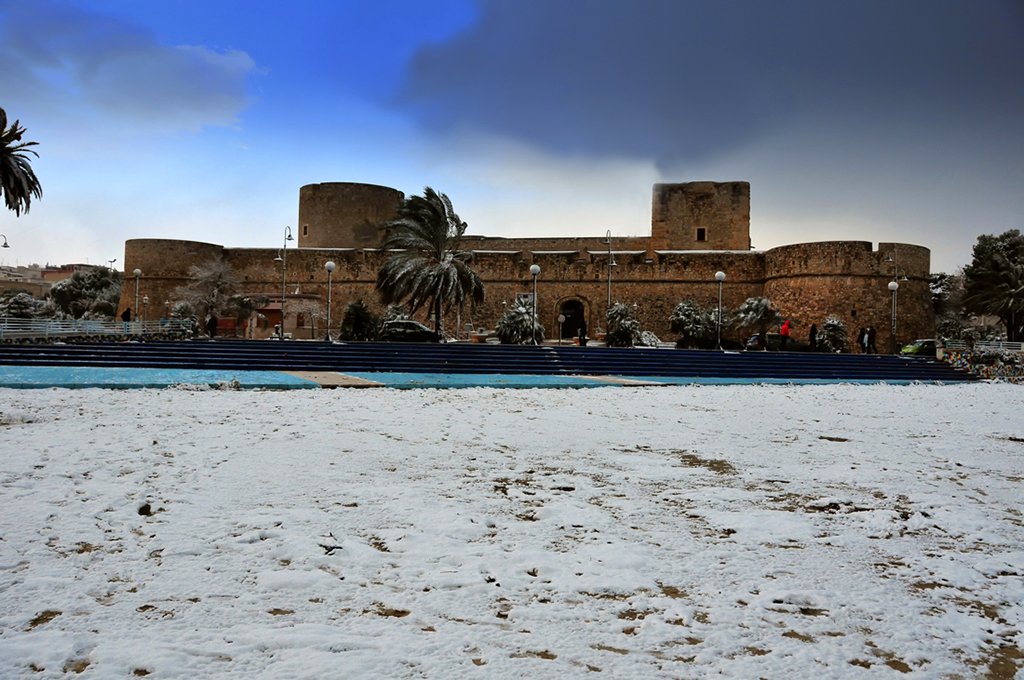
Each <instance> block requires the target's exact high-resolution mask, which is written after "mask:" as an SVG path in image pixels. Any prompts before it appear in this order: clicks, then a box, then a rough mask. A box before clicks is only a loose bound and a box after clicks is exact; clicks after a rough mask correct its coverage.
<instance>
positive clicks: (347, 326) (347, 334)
mask: <svg viewBox="0 0 1024 680" xmlns="http://www.w3.org/2000/svg"><path fill="white" fill-rule="evenodd" d="M380 325H381V322H380V320H379V319H378V318H377V317H376V316H375V315H374V314H373V312H371V311H370V308H369V307H367V306H366V304H365V303H364V302H363V301H362V300H356V301H355V302H350V303H348V304H347V305H345V311H344V312H343V313H342V315H341V328H339V329H338V339H339V340H346V341H365V340H376V339H377V332H378V331H379V330H380Z"/></svg>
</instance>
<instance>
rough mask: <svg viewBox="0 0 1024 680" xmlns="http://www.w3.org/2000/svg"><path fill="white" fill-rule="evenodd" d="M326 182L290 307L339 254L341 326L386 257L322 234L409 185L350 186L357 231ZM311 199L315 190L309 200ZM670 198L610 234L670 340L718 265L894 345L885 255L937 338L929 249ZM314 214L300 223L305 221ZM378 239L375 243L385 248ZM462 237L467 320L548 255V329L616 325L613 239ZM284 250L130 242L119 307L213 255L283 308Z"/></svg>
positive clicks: (737, 292) (692, 195)
mask: <svg viewBox="0 0 1024 680" xmlns="http://www.w3.org/2000/svg"><path fill="white" fill-rule="evenodd" d="M324 186H328V187H331V186H332V185H308V186H306V187H303V188H302V192H305V194H303V195H304V197H305V198H304V200H303V201H302V205H304V206H305V209H303V208H301V207H300V214H302V215H305V216H307V217H310V220H311V221H310V229H309V230H307V233H306V234H305V235H303V233H302V228H301V226H300V231H299V246H300V247H299V248H290V249H288V251H287V258H286V259H287V266H288V269H287V275H286V286H285V293H286V304H287V305H290V304H291V303H292V302H293V301H297V300H300V299H314V300H322V301H323V302H324V303H326V299H327V272H326V270H325V269H324V264H325V263H326V262H327V261H328V260H330V261H334V262H335V263H336V265H337V268H336V269H335V271H334V274H333V276H332V303H333V304H332V307H333V309H332V311H331V315H332V318H333V319H334V325H335V326H337V323H338V321H339V320H340V319H341V314H342V312H343V310H344V307H345V305H346V304H347V303H349V302H351V301H354V300H363V301H364V302H365V303H366V304H367V305H369V306H370V307H371V308H372V309H374V310H375V311H377V312H380V311H382V310H381V308H380V305H379V304H378V297H377V294H376V292H375V290H374V283H375V281H376V277H377V271H378V269H379V267H380V265H381V264H382V263H383V261H384V259H385V258H386V257H387V254H386V253H383V252H381V251H378V250H376V249H375V248H372V247H357V246H351V247H340V246H339V245H338V244H337V243H333V245H332V247H327V246H324V245H315V244H316V243H322V242H323V241H329V240H331V239H332V238H335V237H337V238H338V239H339V240H341V241H345V239H352V238H355V237H356V232H359V230H360V229H363V228H364V227H366V224H368V223H369V220H370V217H369V216H370V215H371V213H372V212H373V210H378V209H381V210H383V208H381V206H382V205H384V204H388V205H390V203H389V202H390V201H392V200H394V199H395V197H396V196H400V195H401V194H400V193H399V192H395V191H394V190H387V188H386V187H373V186H372V185H354V186H355V189H353V191H354V193H352V194H350V196H358V195H360V192H362V191H363V190H364V189H365V192H366V193H365V195H364V198H365V199H366V201H367V202H368V203H369V204H372V206H370V207H367V209H366V211H364V212H359V211H358V210H356V211H349V212H348V213H346V214H348V215H350V216H351V215H357V216H359V215H363V217H361V218H360V219H364V220H365V223H359V224H357V225H356V228H352V227H351V224H352V223H351V222H349V223H345V222H344V221H336V222H334V223H333V224H334V225H335V226H333V227H332V226H331V225H330V224H328V223H327V222H325V220H327V219H328V218H329V217H330V218H331V219H334V218H333V217H331V216H332V215H333V213H332V212H331V210H329V209H328V208H327V207H325V206H328V205H329V204H330V201H328V200H326V199H324V200H321V199H323V196H320V194H318V193H317V192H321V191H322V189H321V188H322V187H324ZM345 186H349V185H345ZM311 187H313V188H314V189H311ZM680 187H681V188H680ZM344 188H345V187H334V188H332V189H331V191H328V192H327V193H328V194H330V195H331V196H333V197H335V198H337V197H338V196H345V195H348V194H346V192H345V191H344V190H343V189H344ZM378 189H381V190H386V191H377V190H378ZM309 195H312V196H315V197H316V198H309V197H308V196H309ZM332 200H333V199H332ZM353 200H355V199H353ZM659 202H660V203H661V204H662V208H661V209H659V208H657V207H656V209H655V213H654V215H653V216H652V234H658V236H657V238H656V237H655V236H653V235H652V236H651V237H643V236H635V237H615V238H613V239H612V244H611V246H612V250H613V259H614V261H615V266H614V267H613V268H612V300H613V301H620V302H625V303H635V304H636V306H637V315H638V318H639V320H640V321H641V323H642V324H643V325H644V327H645V328H648V329H650V330H653V331H654V332H655V333H656V334H657V335H658V336H659V337H661V338H662V339H666V340H667V339H671V338H672V337H673V336H672V334H671V333H670V332H669V328H668V326H669V321H668V319H669V316H670V315H671V313H672V310H673V309H674V307H675V305H676V304H677V303H679V302H681V301H683V300H694V301H695V302H697V303H698V304H701V305H703V306H713V305H714V304H716V303H717V300H718V284H717V282H716V281H715V278H714V275H715V272H716V271H724V272H726V280H725V282H724V284H723V288H722V294H723V304H724V305H725V306H726V307H727V308H730V309H735V308H736V307H738V306H739V305H740V304H742V303H743V301H744V300H746V299H747V298H748V297H755V296H760V295H764V296H766V297H769V298H770V299H771V300H772V301H773V302H774V303H775V305H776V306H777V307H778V308H779V310H780V311H781V312H782V313H783V314H784V315H785V316H787V317H790V318H792V319H794V321H795V327H794V333H793V335H794V337H795V338H797V339H801V340H803V339H806V336H807V332H808V330H809V328H810V325H811V324H812V323H817V324H818V325H819V326H820V325H821V323H822V322H823V321H824V319H825V318H826V317H827V316H830V315H834V316H837V317H839V318H841V319H842V320H843V321H844V322H845V323H846V326H847V329H848V331H849V332H850V341H851V342H852V341H853V339H854V338H855V336H856V333H857V329H858V328H860V327H861V326H874V327H875V328H876V330H877V335H878V337H877V343H876V344H877V345H878V347H879V349H880V350H883V351H884V349H885V348H887V347H888V343H889V335H890V334H889V328H890V312H891V299H892V297H891V294H890V292H889V290H888V288H887V285H888V283H889V282H890V281H891V280H892V277H893V263H892V262H887V261H886V258H887V256H888V255H889V254H890V253H893V252H895V254H896V260H897V261H898V266H899V269H900V273H901V274H904V273H905V274H906V278H907V280H906V281H901V282H900V289H899V317H898V318H899V322H898V323H899V336H900V340H901V342H906V341H910V340H914V339H916V338H918V337H930V336H931V335H932V334H933V332H934V315H933V312H932V307H931V295H930V291H929V288H928V277H929V273H930V271H929V265H930V251H929V250H928V249H927V248H923V247H921V246H914V245H907V244H892V243H882V244H879V248H878V249H877V250H875V249H873V248H872V245H871V244H870V243H867V242H862V241H834V242H822V243H805V244H797V245H791V246H782V247H779V248H773V249H771V250H768V251H764V252H759V251H751V250H749V185H748V184H747V183H745V182H732V183H726V184H715V183H711V182H698V183H691V184H687V185H657V186H656V187H655V199H654V203H655V204H656V206H657V204H659ZM311 206H319V208H318V210H320V211H321V212H320V213H319V214H317V215H314V213H315V212H316V211H313V212H310V207H311ZM374 206H376V207H374ZM304 210H305V212H304ZM659 210H660V212H659ZM343 212H344V211H343ZM314 217H315V218H316V219H314ZM335 217H336V216H335ZM317 220H319V221H317ZM687 220H689V222H687ZM303 224H305V223H304V222H303V221H302V220H301V219H300V225H303ZM360 224H362V226H359V225H360ZM695 224H705V225H708V226H707V227H706V228H707V229H708V230H709V231H708V232H707V234H708V237H709V238H710V239H711V243H710V244H708V243H701V244H697V243H696V242H692V241H691V246H692V247H689V248H687V247H679V246H680V245H681V244H680V240H682V239H683V237H684V236H686V235H687V234H691V232H692V229H691V228H692V227H693V226H694V225H695ZM673 225H675V226H673ZM314 227H315V228H314ZM332 230H333V231H332ZM368 234H369V231H366V232H365V234H364V235H365V236H367V238H368ZM373 235H374V239H376V238H377V228H376V225H373ZM717 235H721V238H722V239H724V240H715V239H717V238H719V237H718V236H717ZM360 238H361V237H360ZM376 243H377V241H376V240H374V245H376ZM657 243H668V244H669V245H670V246H671V247H668V248H664V247H657V245H656V244H657ZM684 245H685V244H684ZM712 246H713V247H712ZM737 246H738V247H737ZM463 247H464V248H466V249H470V250H472V251H474V263H473V267H474V269H475V270H476V271H477V272H478V273H479V274H480V276H481V278H482V279H483V280H484V284H485V286H486V291H487V299H486V300H485V302H484V303H483V304H482V305H481V306H480V307H479V308H478V309H477V310H476V312H475V314H474V315H473V316H472V318H469V310H468V309H467V310H464V311H463V314H462V317H461V319H460V321H461V322H462V323H470V322H472V323H474V324H475V325H476V326H477V327H478V328H493V327H494V324H495V323H496V322H497V320H498V318H499V317H500V316H501V314H502V312H503V311H504V308H505V305H506V304H508V303H509V302H511V301H512V300H514V299H515V298H516V296H517V295H519V294H523V293H531V292H532V290H533V279H532V277H531V275H530V273H529V269H530V266H531V265H533V264H537V265H539V266H540V268H541V273H540V275H539V277H538V285H537V289H538V312H539V316H540V320H541V323H543V324H544V325H545V326H546V327H547V329H548V337H549V338H554V337H555V336H556V333H557V330H556V329H557V321H556V318H557V316H558V314H559V313H560V311H562V309H563V305H564V304H566V303H570V302H574V303H579V304H581V305H582V307H583V310H584V315H585V319H586V323H587V327H588V328H589V329H590V331H591V332H594V331H595V330H597V329H598V328H601V327H603V326H604V325H605V323H604V315H605V311H606V308H607V296H608V270H609V267H608V244H607V243H606V242H605V240H604V239H603V238H601V237H594V238H573V237H552V238H537V239H506V238H496V237H484V236H470V237H466V239H465V241H464V243H463ZM279 254H280V250H279V249H277V248H224V247H222V246H218V245H214V244H208V243H196V242H190V241H174V240H166V239H134V240H130V241H127V242H126V243H125V259H124V262H125V267H126V270H127V272H129V273H128V275H127V276H126V279H125V285H124V289H123V291H122V297H121V309H124V308H125V307H128V306H134V294H135V281H134V277H133V276H132V275H131V271H132V270H133V269H135V268H139V269H141V270H142V272H143V273H142V276H141V277H140V281H139V295H140V299H141V296H142V295H149V297H150V299H151V303H150V310H152V312H151V314H150V316H151V318H157V317H156V316H155V313H156V312H157V309H159V308H161V307H162V306H163V302H164V301H169V302H171V303H172V304H173V302H174V301H175V299H176V297H175V290H176V289H177V288H178V287H180V286H183V285H185V284H186V283H187V282H188V281H189V268H190V267H191V266H192V265H195V264H200V263H202V262H204V261H207V260H210V259H216V258H222V259H224V260H225V261H226V262H227V263H228V264H230V265H231V267H232V270H233V272H234V274H235V276H236V277H237V278H238V279H239V282H240V285H241V287H242V290H241V291H239V292H242V293H245V294H263V295H266V296H267V297H268V298H269V299H270V300H271V303H272V306H275V308H277V309H279V308H280V300H281V292H282V285H281V284H282V276H281V263H280V262H275V261H274V259H275V258H276V257H277V256H278V255H279ZM119 312H120V310H119ZM160 314H161V315H162V310H161V312H160ZM421 317H422V315H421ZM292 323H294V320H293V321H292ZM455 323H456V315H455V312H454V311H453V312H452V314H451V316H450V318H447V319H446V325H447V327H448V328H449V329H453V328H454V327H455ZM287 325H288V322H287V321H286V326H287ZM749 333H750V332H749V330H748V329H743V330H740V329H735V330H733V331H732V332H731V333H729V334H727V337H729V336H731V337H733V338H735V339H740V338H741V337H743V336H749Z"/></svg>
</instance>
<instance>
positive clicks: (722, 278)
mask: <svg viewBox="0 0 1024 680" xmlns="http://www.w3.org/2000/svg"><path fill="white" fill-rule="evenodd" d="M715 281H718V349H722V282H723V281H725V272H722V271H718V272H715Z"/></svg>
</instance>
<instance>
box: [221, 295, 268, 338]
mask: <svg viewBox="0 0 1024 680" xmlns="http://www.w3.org/2000/svg"><path fill="white" fill-rule="evenodd" d="M267 302H268V300H267V296H266V295H232V296H230V297H229V298H228V299H227V300H226V301H225V303H224V312H225V313H227V314H230V315H231V316H233V317H235V319H236V320H237V322H238V325H239V326H242V327H243V328H245V332H244V334H243V335H244V337H249V326H250V324H251V322H252V320H253V317H257V318H258V317H259V316H260V314H259V311H260V310H261V309H263V308H264V307H266V306H267Z"/></svg>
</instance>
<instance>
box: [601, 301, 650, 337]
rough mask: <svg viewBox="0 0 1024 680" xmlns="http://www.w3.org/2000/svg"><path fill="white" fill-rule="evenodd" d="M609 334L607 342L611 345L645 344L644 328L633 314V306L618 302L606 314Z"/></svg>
mask: <svg viewBox="0 0 1024 680" xmlns="http://www.w3.org/2000/svg"><path fill="white" fill-rule="evenodd" d="M605 319H606V321H607V322H608V335H607V336H606V338H605V342H606V343H607V344H608V346H609V347H633V346H635V345H641V344H643V329H641V328H640V322H639V321H637V320H636V317H635V316H634V314H633V308H632V307H630V306H629V305H624V304H622V303H621V302H616V303H615V304H613V305H612V306H611V307H609V308H608V313H607V314H606V315H605Z"/></svg>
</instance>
